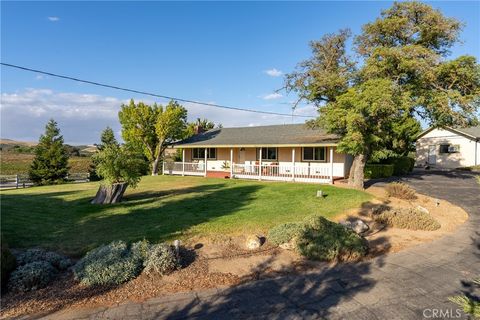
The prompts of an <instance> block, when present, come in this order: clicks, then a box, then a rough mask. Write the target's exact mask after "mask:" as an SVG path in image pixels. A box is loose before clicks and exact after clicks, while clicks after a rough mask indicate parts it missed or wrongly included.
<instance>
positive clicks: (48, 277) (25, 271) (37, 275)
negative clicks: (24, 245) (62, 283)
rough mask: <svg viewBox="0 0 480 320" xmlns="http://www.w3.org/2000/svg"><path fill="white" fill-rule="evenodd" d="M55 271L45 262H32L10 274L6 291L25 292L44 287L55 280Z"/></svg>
mask: <svg viewBox="0 0 480 320" xmlns="http://www.w3.org/2000/svg"><path fill="white" fill-rule="evenodd" d="M56 273H57V270H55V268H54V267H53V266H52V265H51V264H50V263H48V262H47V261H34V262H30V263H27V264H25V265H23V266H20V267H18V268H17V269H16V270H15V271H13V272H12V274H11V276H10V280H9V282H8V289H9V290H11V291H14V292H18V291H21V292H26V291H31V290H37V289H41V288H44V287H46V286H47V285H48V284H49V283H50V282H51V281H52V280H53V278H55V275H56Z"/></svg>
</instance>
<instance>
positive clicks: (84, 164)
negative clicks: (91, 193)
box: [0, 151, 91, 175]
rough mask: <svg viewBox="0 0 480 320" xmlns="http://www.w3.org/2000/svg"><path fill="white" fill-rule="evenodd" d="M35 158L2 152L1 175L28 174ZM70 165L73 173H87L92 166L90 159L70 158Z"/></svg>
mask: <svg viewBox="0 0 480 320" xmlns="http://www.w3.org/2000/svg"><path fill="white" fill-rule="evenodd" d="M33 158H34V155H33V154H29V153H16V152H5V151H1V152H0V174H4V175H11V174H26V173H28V169H29V168H30V164H31V163H32V160H33ZM68 164H69V166H70V172H71V173H86V172H88V169H89V167H90V164H91V158H90V157H70V159H69V161H68Z"/></svg>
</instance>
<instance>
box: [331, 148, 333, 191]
mask: <svg viewBox="0 0 480 320" xmlns="http://www.w3.org/2000/svg"><path fill="white" fill-rule="evenodd" d="M330 183H331V184H333V147H330Z"/></svg>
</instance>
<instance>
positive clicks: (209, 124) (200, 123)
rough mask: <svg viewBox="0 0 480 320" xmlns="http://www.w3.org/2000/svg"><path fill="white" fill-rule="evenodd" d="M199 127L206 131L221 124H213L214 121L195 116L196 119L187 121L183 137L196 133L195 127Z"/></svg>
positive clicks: (220, 126) (219, 126)
mask: <svg viewBox="0 0 480 320" xmlns="http://www.w3.org/2000/svg"><path fill="white" fill-rule="evenodd" d="M199 127H200V128H202V129H203V130H204V131H208V130H212V129H215V128H222V125H221V124H220V123H219V124H215V122H213V121H210V120H208V119H200V118H197V120H196V121H194V122H190V123H188V125H187V128H186V129H185V133H184V139H186V138H189V137H191V136H193V135H194V134H195V133H196V130H197V128H199Z"/></svg>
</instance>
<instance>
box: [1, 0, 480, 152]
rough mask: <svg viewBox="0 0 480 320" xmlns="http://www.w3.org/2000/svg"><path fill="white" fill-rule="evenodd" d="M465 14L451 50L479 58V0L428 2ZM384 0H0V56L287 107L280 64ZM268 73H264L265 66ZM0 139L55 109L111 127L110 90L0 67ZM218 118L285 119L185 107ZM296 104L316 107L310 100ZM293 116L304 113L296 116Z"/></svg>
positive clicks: (75, 123) (353, 24)
mask: <svg viewBox="0 0 480 320" xmlns="http://www.w3.org/2000/svg"><path fill="white" fill-rule="evenodd" d="M431 4H432V5H433V6H434V7H436V8H439V9H440V10H441V11H442V12H443V13H444V14H445V15H447V16H452V17H455V18H457V19H459V20H461V21H463V22H464V23H465V24H466V27H465V29H464V31H463V33H462V36H461V38H462V40H463V44H460V45H458V46H456V47H455V48H453V50H452V53H453V55H452V56H453V57H455V56H458V55H462V54H471V55H475V56H477V57H479V58H480V37H479V30H480V3H479V2H473V1H472V2H459V1H455V2H453V1H452V2H433V3H431ZM390 5H391V2H381V1H379V2H244V3H240V2H176V3H170V2H168V3H167V2H135V3H131V2H100V3H95V2H2V4H1V6H2V7H1V9H2V10H1V59H2V62H7V63H12V64H18V65H24V66H27V67H32V68H36V69H42V70H47V71H51V72H56V73H61V74H66V75H71V76H75V77H78V78H85V79H89V80H94V81H99V82H105V83H110V84H114V85H119V86H124V87H129V88H134V89H139V90H143V91H150V92H156V93H160V94H165V95H170V96H177V97H182V98H186V99H192V100H198V101H205V102H214V103H218V104H224V105H233V106H241V107H246V108H252V109H258V110H267V111H275V112H285V113H290V112H291V109H290V105H289V103H290V102H291V101H293V100H295V97H294V96H293V95H290V96H287V95H286V94H285V92H281V93H280V94H281V95H282V96H280V95H279V94H274V92H275V90H277V89H279V88H281V87H282V84H283V74H284V73H286V72H291V71H292V70H293V69H294V67H295V65H296V64H297V63H298V62H300V61H301V60H303V59H306V58H308V57H309V55H310V50H309V47H308V42H309V41H310V40H313V39H319V38H320V37H321V36H322V35H323V34H325V33H329V32H335V31H336V30H338V29H340V28H346V27H348V28H350V29H351V30H352V31H353V33H354V34H358V33H359V32H360V29H361V26H362V25H363V24H364V23H366V22H369V21H372V20H374V19H375V18H376V17H378V16H379V13H380V11H381V10H382V9H385V8H388V7H389V6H390ZM267 71H270V72H267ZM1 76H2V81H1V90H2V108H1V116H2V122H1V124H2V128H1V137H2V138H12V139H22V140H37V139H38V136H39V135H40V133H41V132H42V130H43V126H44V124H45V122H46V121H47V119H48V118H51V117H53V118H55V119H56V120H57V121H58V122H59V124H60V126H61V129H62V132H63V133H64V136H65V140H66V141H68V142H71V143H94V142H96V141H97V140H98V136H99V134H100V131H101V130H102V129H103V128H104V127H105V126H107V125H110V126H112V127H113V128H114V129H115V130H116V131H117V132H119V130H120V128H119V125H118V121H117V112H118V109H119V106H120V104H121V103H122V102H123V101H126V100H128V99H130V98H135V99H139V100H144V101H147V102H152V101H157V102H160V103H163V102H165V101H162V100H160V99H153V98H152V97H148V96H141V95H134V94H129V93H124V92H119V91H115V90H111V89H104V88H98V87H94V86H90V85H86V84H78V83H74V82H68V81H65V80H59V79H54V78H51V77H45V76H37V75H35V74H32V73H27V72H21V71H16V70H12V69H9V68H6V67H2V68H1ZM186 106H187V108H188V109H189V114H190V117H191V118H192V119H193V118H196V117H207V118H209V119H211V120H214V121H216V122H221V123H222V124H223V125H224V126H244V125H261V124H271V123H291V122H292V118H290V117H279V116H263V115H258V114H250V113H241V112H232V111H225V110H217V109H213V108H208V107H201V106H198V105H186ZM297 112H298V113H299V114H304V115H306V114H308V115H312V114H313V115H315V113H316V112H315V110H314V109H313V108H312V107H310V106H306V105H304V106H300V108H299V109H298V110H297ZM295 121H296V122H300V121H304V119H301V118H298V119H296V120H295Z"/></svg>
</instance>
